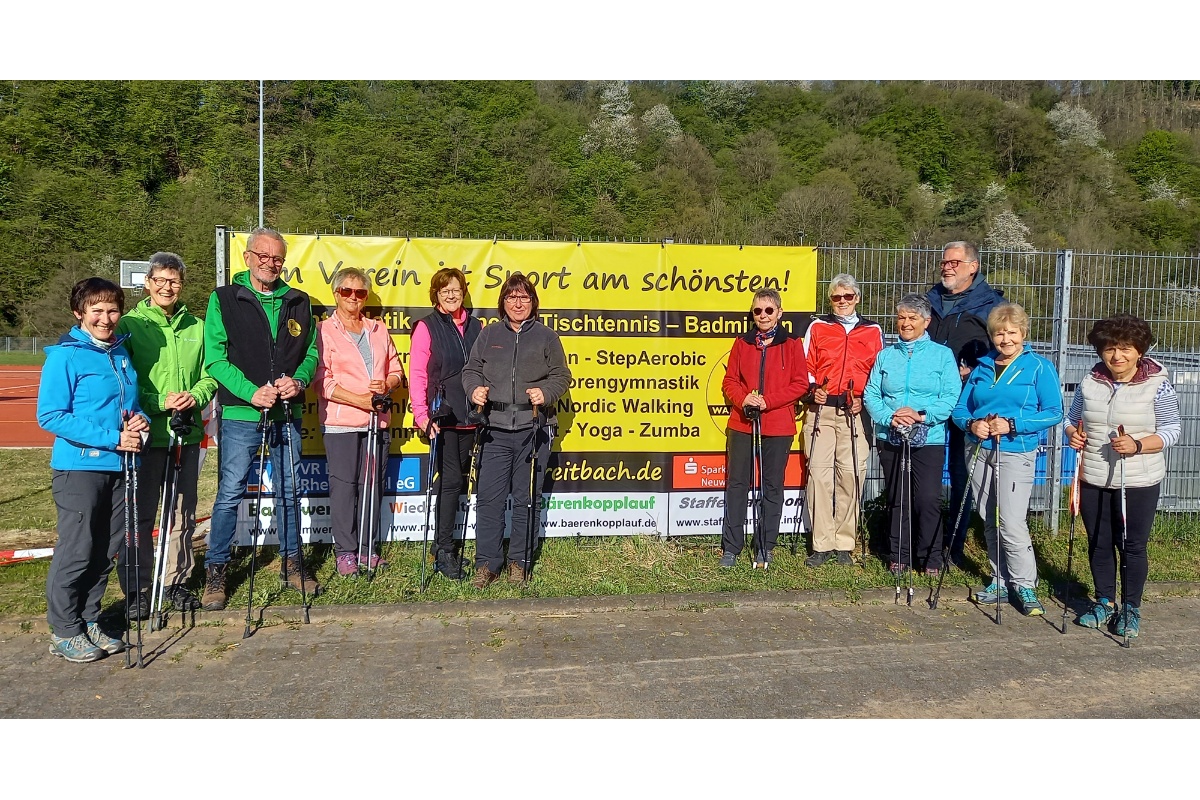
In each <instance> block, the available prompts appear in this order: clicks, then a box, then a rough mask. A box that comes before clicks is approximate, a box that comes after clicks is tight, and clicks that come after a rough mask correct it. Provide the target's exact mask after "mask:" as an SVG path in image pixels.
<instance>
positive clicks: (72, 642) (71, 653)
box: [50, 633, 104, 664]
mask: <svg viewBox="0 0 1200 800" xmlns="http://www.w3.org/2000/svg"><path fill="white" fill-rule="evenodd" d="M50 652H51V654H53V655H56V656H59V657H60V658H65V659H66V660H67V661H71V662H73V663H75V664H86V663H88V662H89V661H97V660H99V659H101V658H104V651H103V650H101V649H100V648H99V647H96V645H94V644H92V640H91V639H89V638H88V637H87V634H86V633H81V634H79V635H78V636H72V637H71V638H69V639H64V638H63V637H61V636H55V635H54V634H53V633H52V634H50Z"/></svg>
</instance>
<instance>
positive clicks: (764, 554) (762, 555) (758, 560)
mask: <svg viewBox="0 0 1200 800" xmlns="http://www.w3.org/2000/svg"><path fill="white" fill-rule="evenodd" d="M770 565H771V551H770V550H763V551H761V552H759V554H758V555H757V556H755V557H754V562H753V563H752V564H751V566H752V567H753V568H754V569H758V568H759V567H762V568H763V569H764V570H765V569H766V568H767V567H769V566H770Z"/></svg>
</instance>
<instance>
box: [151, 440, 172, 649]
mask: <svg viewBox="0 0 1200 800" xmlns="http://www.w3.org/2000/svg"><path fill="white" fill-rule="evenodd" d="M169 436H170V445H169V447H168V448H167V460H166V462H165V464H164V465H163V483H162V506H161V508H160V511H159V517H158V520H159V521H158V547H157V548H156V549H155V551H154V581H153V582H152V583H151V585H150V630H151V631H152V632H153V631H155V630H161V629H163V628H165V627H166V619H165V618H164V617H165V614H163V610H162V604H163V594H164V590H165V588H166V587H165V586H164V585H163V578H164V577H165V575H164V573H165V572H166V568H167V565H166V554H167V546H168V544H169V543H170V540H171V523H172V522H173V521H174V516H175V515H174V511H175V483H176V481H177V480H178V477H179V474H178V472H176V471H175V470H176V469H178V464H179V458H178V451H177V449H176V445H175V431H174V430H171V431H170V432H169ZM172 453H174V454H175V456H176V457H175V464H174V465H172V463H171V454H172ZM156 625H157V627H155V626H156Z"/></svg>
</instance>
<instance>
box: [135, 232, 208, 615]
mask: <svg viewBox="0 0 1200 800" xmlns="http://www.w3.org/2000/svg"><path fill="white" fill-rule="evenodd" d="M186 271H187V270H186V267H184V264H183V259H181V258H180V257H179V256H177V255H175V254H174V253H155V254H154V255H152V256H150V269H149V271H147V273H146V299H144V300H142V301H141V302H139V303H138V304H137V305H136V306H134V307H133V309H132V310H131V311H130V312H129V313H128V314H126V315H125V316H123V317H121V321H120V324H119V325H118V331H119V332H120V333H127V334H129V338H128V339H127V340H126V342H125V349H127V350H128V351H129V353H130V356H131V358H132V359H133V366H134V369H135V370H137V374H138V402H139V403H140V404H141V406H142V410H143V411H145V412H146V413H147V414H148V415H150V447H149V448H148V449H145V450H143V451H142V458H141V465H140V467H139V468H138V495H137V503H138V529H139V531H140V533H141V536H140V537H139V538H140V541H141V553H140V557H139V559H138V564H139V566H140V571H141V586H142V587H143V591H142V594H141V596H140V597H130V596H129V593H130V591H131V589H130V587H126V586H124V585H122V589H123V590H124V591H125V601H126V602H125V608H126V610H127V613H128V615H129V618H130V619H134V618H135V616H136V617H137V618H139V619H146V618H147V617H148V616H149V615H150V598H149V587H150V586H151V585H152V575H151V569H152V567H153V565H154V551H153V543H152V542H151V538H150V534H151V531H153V530H154V526H155V524H156V523H157V522H158V515H159V512H160V511H161V509H162V506H161V503H162V502H163V500H162V498H161V494H160V493H161V492H162V491H163V489H164V488H165V486H166V482H167V481H166V479H167V477H168V476H169V472H168V470H173V469H175V468H176V463H175V449H174V448H173V447H172V446H171V445H172V442H171V428H170V422H171V417H172V415H178V416H177V419H178V420H179V421H181V422H182V421H186V422H187V423H190V425H191V429H190V430H188V431H187V432H186V433H183V435H182V436H181V437H180V441H179V444H180V445H181V448H180V459H179V463H178V469H179V472H178V475H177V477H176V480H177V485H178V488H179V495H178V496H179V507H178V510H176V509H174V508H173V509H171V515H172V522H171V537H170V546H169V547H168V548H167V552H166V565H165V568H164V570H163V585H164V586H165V587H166V590H165V594H164V597H165V599H166V600H168V601H169V602H170V603H171V604H172V605H174V606H175V608H176V609H177V610H179V611H191V610H193V609H197V608H199V607H200V601H199V600H198V599H197V598H196V596H195V595H193V594H192V593H191V592H189V591H188V589H187V586H186V584H187V581H188V577H189V575H190V574H191V571H192V568H193V566H194V565H195V560H194V558H193V556H192V535H193V534H194V533H195V530H196V484H197V481H198V479H199V476H200V440H201V438H202V437H203V435H204V427H203V424H202V422H201V419H200V411H201V409H203V408H204V407H205V406H206V405H208V403H209V401H210V400H212V398H213V395H214V394H215V393H216V391H217V382H216V380H214V379H213V378H210V377H209V376H208V372H207V371H206V370H205V369H204V321H203V320H200V319H197V318H196V317H194V316H192V314H191V312H189V311H188V310H187V306H185V305H184V304H183V303H181V302H180V300H179V298H180V295H181V294H182V292H183V281H184V275H185V273H186ZM175 427H176V428H181V426H180V424H179V422H177V423H176V426H175ZM129 556H130V554H129V553H127V552H126V550H125V548H122V549H121V551H120V553H119V554H118V559H117V563H118V566H119V567H121V568H120V569H118V570H117V575H118V576H119V578H120V579H121V581H122V582H123V581H124V579H125V570H124V564H125V560H126V559H127V558H128V557H129Z"/></svg>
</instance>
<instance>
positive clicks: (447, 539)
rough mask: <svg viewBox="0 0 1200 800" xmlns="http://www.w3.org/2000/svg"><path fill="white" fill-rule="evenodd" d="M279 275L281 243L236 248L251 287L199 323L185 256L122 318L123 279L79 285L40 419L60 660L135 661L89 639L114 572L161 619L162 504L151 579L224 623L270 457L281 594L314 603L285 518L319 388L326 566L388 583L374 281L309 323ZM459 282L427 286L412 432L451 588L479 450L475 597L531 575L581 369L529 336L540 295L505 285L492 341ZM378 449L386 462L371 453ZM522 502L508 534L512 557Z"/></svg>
mask: <svg viewBox="0 0 1200 800" xmlns="http://www.w3.org/2000/svg"><path fill="white" fill-rule="evenodd" d="M286 258H287V242H286V240H285V239H284V238H283V236H282V235H280V234H279V233H278V232H277V231H274V230H271V229H267V228H258V229H255V230H254V231H253V232H251V234H250V236H249V238H248V239H247V241H246V249H245V251H244V253H243V259H244V260H245V264H246V268H247V269H246V271H245V272H241V273H238V274H237V275H235V276H234V278H233V281H232V283H230V284H229V285H227V286H222V287H218V288H217V289H216V290H215V291H214V292H213V293H212V295H211V296H210V297H209V302H208V309H207V313H206V315H205V318H204V319H203V320H200V319H198V318H197V317H195V316H194V315H193V314H192V313H191V312H190V311H189V310H188V309H187V307H186V306H185V305H184V304H183V303H182V302H181V301H180V297H181V295H182V290H183V286H184V281H185V279H186V268H185V266H184V263H183V261H182V259H180V258H179V256H177V255H175V254H173V253H166V252H160V253H155V254H154V255H153V256H151V258H150V265H149V269H148V271H147V273H146V279H145V290H146V297H145V299H143V300H141V301H140V302H139V303H138V304H137V306H136V307H135V308H134V309H133V310H132V311H131V312H130V313H129V314H125V313H124V311H125V305H124V304H125V300H124V292H123V291H122V290H121V288H120V287H119V286H117V285H116V284H114V283H112V282H111V281H108V280H105V279H102V278H88V279H86V280H83V281H80V282H79V283H78V284H77V285H76V286H75V287H74V289H73V291H72V294H71V298H70V302H71V309H72V312H73V314H74V316H75V317H76V319H77V320H78V325H77V326H76V327H74V328H72V329H71V330H70V331H69V332H68V333H66V334H64V336H63V337H62V339H61V340H60V341H59V342H58V343H57V344H56V345H54V346H52V347H49V348H47V351H46V352H47V355H46V362H45V365H44V367H43V369H42V377H41V386H40V388H39V392H38V424H39V425H40V426H41V427H42V428H43V429H45V430H47V431H48V432H50V433H52V434H54V436H55V440H54V446H53V450H52V453H51V463H50V466H51V471H52V473H53V474H52V484H51V485H52V493H53V495H54V500H55V505H56V507H57V513H58V524H57V527H58V543H57V545H56V547H55V551H54V556H53V559H52V561H51V567H50V574H49V576H48V578H47V583H46V596H47V606H48V610H47V618H48V621H49V623H50V627H51V643H50V652H51V653H53V654H55V655H58V656H61V657H63V658H66V659H67V660H69V661H74V662H89V661H95V660H97V659H99V658H102V657H103V656H104V655H106V654H114V653H119V652H121V651H122V650H123V649H124V646H125V645H124V643H123V641H122V640H121V639H117V638H113V637H112V636H110V635H108V633H106V632H105V631H104V630H103V629H102V628H101V627H100V625H99V617H100V605H101V599H102V598H103V595H104V592H105V589H106V587H107V584H108V577H109V573H110V572H111V571H112V569H113V560H114V558H115V559H116V561H117V565H118V575H119V579H120V582H121V586H122V589H123V591H124V593H125V595H126V604H125V607H126V614H127V616H128V617H129V619H131V620H135V619H139V620H140V619H146V618H147V617H148V616H149V615H150V613H151V608H150V606H151V601H150V598H149V597H148V596H147V595H148V592H149V587H150V586H151V584H152V579H151V569H152V564H153V562H154V554H153V544H152V536H151V534H152V531H153V528H154V525H155V522H156V519H155V517H156V513H157V512H158V510H159V508H160V499H161V507H162V508H163V509H166V510H167V515H168V518H169V519H170V520H171V522H169V523H168V524H169V525H170V526H171V529H172V530H174V531H175V536H174V537H173V538H172V540H171V547H170V548H169V549H168V550H167V551H166V553H165V555H164V558H165V562H166V563H165V564H164V565H163V567H162V568H161V569H160V572H159V574H160V575H161V576H162V584H163V597H164V599H165V600H166V601H168V602H170V603H171V604H172V605H173V606H174V607H175V608H176V609H178V610H180V611H190V610H195V609H196V608H203V609H205V610H213V611H215V610H221V609H223V608H224V607H225V605H226V603H227V602H228V598H229V594H230V586H229V562H230V558H231V551H232V543H233V538H234V533H235V530H236V526H237V515H238V507H239V506H240V504H241V502H242V498H243V497H244V495H245V492H246V486H247V480H248V479H249V477H250V475H251V469H252V467H253V464H254V462H255V461H256V459H257V458H258V457H259V454H260V452H262V453H263V457H264V458H265V457H269V458H270V460H271V464H272V474H273V480H274V485H275V487H276V491H275V494H274V500H275V506H276V512H275V515H274V518H275V520H276V525H275V528H276V531H277V533H278V537H279V562H280V579H281V581H283V582H284V583H285V584H287V585H290V586H292V587H294V588H297V589H301V590H306V591H308V592H310V593H311V594H313V595H316V594H317V593H319V592H320V591H321V587H320V585H319V584H318V582H317V581H316V579H315V576H314V575H313V574H312V572H311V571H310V569H309V567H308V566H307V565H306V564H305V563H304V560H303V558H302V554H301V547H300V544H301V539H300V528H301V525H300V520H299V519H298V518H297V514H296V513H295V512H294V509H297V508H298V504H297V503H295V502H294V501H295V492H296V486H295V480H296V465H297V464H299V462H300V458H301V415H302V408H303V401H304V395H305V391H306V390H307V389H308V388H309V386H310V385H311V386H312V388H313V390H314V393H315V394H316V396H317V403H318V417H319V420H320V424H321V430H322V435H323V437H324V443H325V449H326V453H327V458H328V475H329V492H330V505H331V507H332V514H331V517H332V527H333V534H334V551H335V554H336V555H335V565H336V571H337V572H338V574H339V575H343V576H351V575H355V574H358V573H359V571H360V570H364V569H365V570H370V571H373V570H375V569H379V568H382V567H384V566H386V564H385V562H383V561H382V559H381V558H380V556H379V555H378V551H377V547H376V544H377V543H376V542H374V541H372V542H367V543H366V545H367V546H366V548H365V551H364V548H363V544H364V543H363V542H362V541H361V535H362V532H363V526H364V525H365V524H366V523H365V522H364V520H367V519H369V518H370V517H371V515H375V517H377V516H378V514H379V503H380V501H381V499H382V493H381V492H379V491H378V490H375V491H367V489H368V488H369V487H370V486H371V484H372V482H380V481H382V480H383V477H384V470H385V468H386V464H387V454H388V452H389V450H390V443H389V441H388V436H387V432H388V430H389V423H390V410H391V403H390V399H389V398H390V395H391V394H392V393H393V392H395V391H396V390H397V389H398V388H399V387H400V386H401V384H403V383H404V382H405V375H404V371H403V369H402V367H401V364H400V358H399V354H398V353H397V351H396V348H395V345H394V343H393V342H392V339H391V336H390V334H389V332H388V330H387V327H386V326H385V325H384V324H383V323H381V322H380V321H378V320H375V319H372V318H370V317H368V316H366V315H364V314H363V309H364V307H365V305H366V302H367V300H368V298H369V295H370V288H369V286H370V284H369V279H368V276H367V275H366V274H365V273H364V272H363V271H361V270H358V269H354V268H348V269H341V270H339V271H338V273H337V275H336V276H335V278H334V280H333V292H334V298H335V308H334V312H333V313H332V314H330V315H329V316H328V317H327V318H326V319H324V320H321V321H320V322H318V321H317V319H316V318H315V317H314V315H313V310H312V303H311V299H310V298H309V296H308V295H307V294H305V293H304V292H303V291H301V290H299V289H296V288H294V287H291V286H289V285H287V283H286V282H285V281H283V280H282V272H283V265H284V263H285V261H286ZM466 285H467V282H466V278H465V276H464V275H463V274H462V272H461V271H460V270H457V269H442V270H440V271H438V272H437V273H436V274H435V275H434V276H433V279H432V281H431V288H430V299H431V301H432V303H433V310H432V312H431V314H430V315H429V316H427V317H425V318H424V319H422V320H421V321H419V322H418V323H417V325H416V326H415V329H414V332H413V345H414V346H413V351H412V353H411V354H410V364H411V371H412V378H413V380H412V386H411V387H410V388H411V396H412V398H413V408H414V414H415V418H416V422H417V425H418V427H420V428H421V430H422V431H423V432H424V433H425V435H427V436H429V437H431V439H433V440H435V441H439V440H440V443H441V444H442V446H441V447H436V448H434V447H431V456H432V457H435V459H436V463H435V464H434V474H436V475H438V481H437V483H438V486H437V491H438V504H437V505H438V517H437V532H436V535H435V548H434V549H435V567H436V569H437V570H438V571H439V572H441V573H442V574H444V575H446V576H447V577H450V578H454V579H461V578H462V577H463V569H462V565H461V544H460V543H457V542H456V540H455V537H454V520H455V512H456V511H457V508H458V501H459V496H460V495H461V493H462V491H463V490H464V489H465V488H466V475H465V473H466V470H467V464H468V461H469V451H470V448H471V445H472V443H473V442H475V441H478V442H479V445H480V447H481V450H482V453H483V455H482V457H481V458H480V459H479V466H478V469H479V478H478V483H479V495H478V496H479V503H478V519H479V522H478V526H477V556H476V577H475V585H476V586H478V587H480V588H483V587H485V586H487V585H488V584H490V583H491V582H492V581H494V580H496V578H497V577H498V576H499V574H500V573H501V572H503V571H504V566H505V563H506V558H507V564H508V575H509V578H510V579H512V580H521V581H523V580H526V579H527V578H528V575H529V572H530V569H531V566H532V561H533V559H534V557H535V555H536V541H535V539H534V537H532V536H530V535H529V534H530V528H529V526H527V525H525V524H523V523H525V522H527V519H528V513H525V514H524V515H522V514H521V513H520V512H521V511H523V510H524V511H527V510H528V509H531V508H536V505H537V503H536V495H537V493H538V491H539V487H538V486H537V485H535V481H534V480H532V479H531V476H533V475H535V473H534V469H535V467H536V463H537V462H536V461H535V460H534V458H532V457H531V454H537V453H540V458H541V463H542V465H544V464H545V457H546V453H547V451H548V449H549V444H550V441H551V439H552V438H553V436H554V422H555V408H554V407H555V403H556V402H557V400H558V398H559V397H561V396H562V395H563V394H564V393H565V392H566V390H567V387H568V386H569V384H570V377H571V373H570V370H569V368H568V367H567V365H566V356H565V354H564V352H563V348H562V344H561V342H560V340H559V338H558V336H557V334H555V333H553V332H552V331H550V330H549V329H548V328H546V327H545V326H544V325H542V323H541V322H539V321H538V320H537V307H538V306H537V303H538V299H537V292H536V289H535V287H534V286H533V285H532V284H531V283H530V281H529V280H528V278H526V277H525V276H524V275H522V274H520V273H514V274H513V275H511V276H510V277H509V278H508V280H506V282H505V283H504V285H503V286H502V287H501V290H500V301H499V307H498V310H499V312H500V319H499V320H498V322H497V323H496V324H493V325H489V326H487V328H486V329H483V326H482V323H481V322H480V320H479V319H477V318H474V317H472V316H470V315H469V314H468V313H467V311H466V309H465V308H464V307H463V301H464V299H465V298H464V296H465V293H466ZM214 396H215V397H216V398H217V400H218V403H219V405H220V425H219V435H218V440H219V443H220V449H219V451H218V453H219V459H220V461H219V469H218V479H217V496H216V500H215V502H214V505H213V514H212V521H211V527H210V532H209V537H208V548H207V553H206V556H205V564H204V566H205V577H204V594H203V597H202V598H197V597H196V596H195V595H194V594H193V593H192V591H191V590H190V589H189V588H188V581H189V579H190V577H191V573H192V571H193V569H194V560H193V557H192V553H193V547H192V544H193V542H192V539H193V535H194V533H195V528H196V513H195V512H196V501H197V497H196V495H197V482H198V476H199V469H200V456H201V449H200V439H201V436H202V435H203V428H202V424H201V423H202V420H201V416H200V411H201V409H202V408H203V407H204V406H205V405H207V404H208V402H209V401H210V400H211V399H213V397H214ZM469 403H470V404H473V405H474V408H473V409H472V408H470V407H469ZM181 419H182V423H185V424H181ZM371 425H377V426H378V427H379V431H378V434H377V435H375V436H368V433H369V432H370V429H371ZM480 425H483V428H482V430H480V429H479V428H478V426H480ZM477 433H480V434H481V435H480V436H477V435H476V434H477ZM368 442H374V443H376V444H375V446H377V447H378V451H377V452H375V453H368V452H367V447H368ZM264 448H265V450H264ZM134 454H136V455H137V461H136V467H135V468H134V470H133V471H132V472H131V469H130V467H131V465H132V464H133V463H134V462H132V461H131V459H132V458H133V456H134ZM172 461H177V462H178V464H177V467H176V468H177V469H178V474H177V480H176V485H177V486H178V491H177V495H178V497H177V498H176V497H161V495H160V492H161V491H162V490H163V489H164V486H165V485H166V483H167V481H166V479H165V477H164V476H165V475H166V473H167V471H168V469H170V468H172V466H175V465H172V463H171V462H172ZM373 470H374V471H373ZM134 473H136V477H134V478H133V482H134V484H135V485H136V486H137V502H136V506H137V511H138V514H137V519H136V521H135V522H133V523H132V524H133V525H136V535H133V536H129V528H130V527H131V525H130V524H127V518H126V511H127V503H126V488H127V481H128V480H130V478H131V476H133V475H134ZM139 478H140V480H139ZM262 479H263V476H260V482H261V480H262ZM531 492H532V495H531ZM510 495H511V496H512V498H513V504H514V520H513V532H514V535H513V544H511V545H510V546H509V548H508V553H507V556H506V555H505V553H504V547H503V539H504V532H505V505H506V503H507V501H508V498H509V496H510ZM131 499H132V498H131ZM176 499H177V500H178V506H177V507H176V503H175V501H176ZM364 502H373V503H374V507H373V508H364ZM168 506H169V509H168ZM376 535H377V533H376ZM127 574H128V575H130V576H131V579H130V580H126V575H127Z"/></svg>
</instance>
